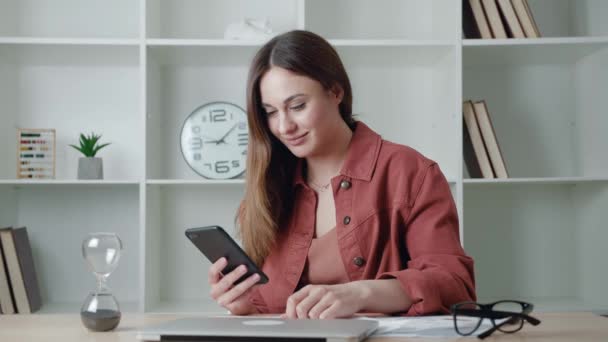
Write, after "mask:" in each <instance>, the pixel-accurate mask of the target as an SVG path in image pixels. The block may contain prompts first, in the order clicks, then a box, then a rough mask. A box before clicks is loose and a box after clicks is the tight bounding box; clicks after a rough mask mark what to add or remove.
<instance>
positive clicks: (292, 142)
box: [285, 132, 308, 146]
mask: <svg viewBox="0 0 608 342" xmlns="http://www.w3.org/2000/svg"><path fill="white" fill-rule="evenodd" d="M307 135H308V132H307V133H304V134H302V135H300V136H298V137H295V138H291V139H288V138H286V139H285V142H287V144H289V145H290V146H298V145H302V144H303V143H304V140H305V138H306V136H307Z"/></svg>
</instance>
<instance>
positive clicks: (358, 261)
mask: <svg viewBox="0 0 608 342" xmlns="http://www.w3.org/2000/svg"><path fill="white" fill-rule="evenodd" d="M353 264H355V265H356V266H357V267H361V266H363V264H365V259H363V258H362V257H356V258H354V259H353Z"/></svg>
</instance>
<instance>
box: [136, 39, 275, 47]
mask: <svg viewBox="0 0 608 342" xmlns="http://www.w3.org/2000/svg"><path fill="white" fill-rule="evenodd" d="M264 43H265V41H261V40H227V39H146V45H147V46H150V47H154V46H161V47H162V46H209V47H215V46H258V47H261V46H262V45H263V44H264Z"/></svg>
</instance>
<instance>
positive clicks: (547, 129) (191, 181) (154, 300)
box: [0, 0, 608, 313]
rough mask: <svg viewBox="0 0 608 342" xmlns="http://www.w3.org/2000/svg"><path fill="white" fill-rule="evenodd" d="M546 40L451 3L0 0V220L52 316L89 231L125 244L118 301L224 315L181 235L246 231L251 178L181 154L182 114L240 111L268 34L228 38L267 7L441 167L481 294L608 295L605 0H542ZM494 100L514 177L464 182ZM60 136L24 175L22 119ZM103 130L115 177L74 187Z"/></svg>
mask: <svg viewBox="0 0 608 342" xmlns="http://www.w3.org/2000/svg"><path fill="white" fill-rule="evenodd" d="M529 1H530V4H531V6H532V11H533V13H534V15H535V18H536V19H537V22H538V25H539V27H540V29H541V32H542V34H543V38H539V39H505V40H463V39H461V38H460V37H461V28H460V26H461V19H460V11H461V4H460V1H455V0H432V1H428V0H386V1H383V2H381V3H376V2H371V1H365V0H356V1H353V0H333V1H322V0H289V1H285V0H263V1H255V2H251V1H247V0H229V1H226V0H206V1H204V0H172V1H166V0H87V1H81V0H57V1H53V2H52V4H51V3H50V2H48V1H44V0H0V90H2V91H0V104H1V106H0V122H2V125H0V139H1V143H0V160H2V161H3V162H2V163H0V226H9V225H12V226H22V225H25V226H27V227H28V231H29V234H30V240H31V243H32V246H33V252H34V259H35V263H36V267H37V271H38V275H39V281H40V285H41V292H42V298H43V309H42V311H41V312H43V313H58V312H77V311H78V310H79V308H80V305H81V303H82V301H83V300H84V298H85V297H86V295H87V293H88V292H89V291H90V290H91V289H92V288H93V287H94V278H93V276H92V275H91V274H90V272H89V271H88V270H86V267H85V264H84V261H83V260H82V257H81V256H80V243H81V241H82V239H83V238H84V236H85V235H86V234H87V233H89V232H93V231H115V232H117V233H118V234H119V235H120V236H121V237H122V239H123V242H124V245H125V251H124V255H123V257H122V258H121V261H120V265H119V267H118V269H117V271H116V273H115V274H113V275H112V276H111V277H110V279H109V284H110V286H111V287H112V289H113V290H114V293H115V295H116V296H117V298H118V300H119V301H120V303H121V304H122V308H123V310H124V311H140V312H168V313H178V312H220V310H221V309H220V308H219V307H218V306H217V305H216V304H214V303H213V302H212V301H211V300H209V298H208V291H209V288H208V285H207V279H206V274H207V267H208V265H209V264H208V262H207V261H206V260H205V259H204V257H203V256H202V255H201V254H200V253H199V252H198V251H197V250H196V249H195V248H194V247H193V246H191V245H190V244H189V242H188V241H187V239H186V238H185V237H184V236H183V231H184V229H185V228H187V227H194V226H200V225H206V224H220V225H222V226H224V227H226V228H228V229H229V230H230V231H231V233H233V234H234V230H233V226H234V214H235V212H236V208H237V206H238V203H239V200H240V198H241V197H242V195H243V191H244V180H243V179H242V178H241V179H235V180H229V181H211V180H206V179H203V178H201V177H200V176H198V175H196V174H195V173H194V172H193V171H192V170H190V168H189V167H188V166H187V165H186V163H185V162H184V160H183V158H182V155H181V152H180V150H179V145H178V137H179V131H180V129H181V125H182V123H183V121H184V119H185V118H186V116H187V115H188V114H189V113H190V112H191V111H192V110H194V109H195V108H196V107H198V106H200V105H201V104H203V103H206V102H209V101H214V100H224V101H230V102H234V103H236V104H238V105H240V106H241V107H245V82H246V77H247V69H248V65H249V62H250V59H251V57H252V56H253V54H254V53H255V52H256V51H257V49H258V48H259V47H260V46H261V45H262V44H263V43H264V42H262V41H239V40H237V41H228V40H224V39H223V32H224V29H225V28H226V27H227V25H228V24H230V23H232V22H234V21H237V20H240V19H242V18H243V17H258V18H263V17H267V18H268V19H269V20H270V23H271V25H272V27H273V28H274V29H275V31H277V32H283V31H287V30H290V29H296V28H300V29H301V28H304V29H309V30H312V31H314V32H317V33H319V34H321V35H323V36H325V37H326V38H327V39H329V40H330V42H331V43H332V44H334V46H336V48H337V50H338V52H339V54H340V56H341V57H342V59H343V61H344V63H345V65H346V68H347V69H348V72H349V75H350V77H351V81H352V85H353V91H354V106H353V108H354V111H355V113H356V114H357V116H358V118H360V119H361V120H363V121H365V122H366V123H368V124H369V125H370V126H371V127H372V128H374V129H376V130H377V131H379V132H380V133H381V134H382V135H383V136H384V137H385V138H386V139H389V140H392V141H395V142H398V143H402V144H406V145H410V146H412V147H414V148H416V149H418V150H420V151H421V152H422V153H424V154H425V155H427V156H429V157H430V158H432V159H434V160H436V161H437V162H438V163H439V165H440V166H441V169H442V170H443V172H444V173H445V175H446V177H447V178H448V180H449V182H450V185H451V189H452V193H453V196H454V198H455V200H456V204H457V208H458V211H459V213H460V217H461V219H460V220H461V238H462V241H463V244H464V246H465V249H466V250H467V251H468V252H469V253H470V254H471V255H472V256H473V257H474V258H475V260H476V272H477V274H476V277H477V289H478V294H479V299H480V301H484V300H491V299H495V298H521V299H529V300H531V301H532V302H534V303H535V304H537V307H538V308H539V310H578V309H599V308H606V307H608V296H607V295H606V294H605V291H604V289H605V288H606V285H608V276H607V275H606V272H601V271H599V270H601V269H602V260H603V258H602V255H601V253H602V252H601V251H603V250H604V247H605V244H606V241H608V229H607V228H608V227H606V224H605V222H604V221H605V220H603V219H602V218H603V213H604V211H605V209H606V208H607V207H608V158H606V154H605V147H606V146H608V135H606V134H605V132H606V130H607V129H608V114H607V112H606V108H608V96H606V94H605V92H606V89H608V24H607V23H606V21H605V20H604V18H605V16H606V14H608V4H607V3H606V2H605V1H602V0H584V1H581V0H559V1H557V0H529ZM468 98H473V99H485V100H486V101H487V102H488V105H489V109H490V113H491V115H492V119H493V121H494V122H495V128H496V130H497V137H498V140H499V142H500V144H501V148H502V149H503V152H504V154H505V159H506V163H507V168H508V169H509V171H510V174H511V176H512V177H513V178H511V179H507V180H480V179H469V178H468V176H467V174H466V171H464V169H463V162H462V119H461V103H462V101H463V99H468ZM18 127H24V128H55V129H56V131H57V170H56V175H57V177H56V179H55V180H45V181H28V180H17V179H15V169H16V156H15V154H16V152H15V151H16V128H18ZM90 131H95V132H98V133H101V134H103V138H102V139H103V140H104V141H106V142H111V143H112V144H111V145H110V146H109V147H107V148H105V149H104V150H102V152H101V153H100V156H101V157H102V158H103V159H104V174H105V179H104V180H101V181H80V180H77V179H76V170H77V159H78V157H79V155H78V152H76V151H75V150H74V149H72V148H71V147H69V146H68V144H70V143H75V142H76V140H77V138H78V134H79V133H80V132H90Z"/></svg>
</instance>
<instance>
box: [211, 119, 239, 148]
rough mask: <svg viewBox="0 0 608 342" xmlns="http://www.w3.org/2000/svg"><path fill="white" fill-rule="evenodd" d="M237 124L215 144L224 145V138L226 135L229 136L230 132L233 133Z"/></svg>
mask: <svg viewBox="0 0 608 342" xmlns="http://www.w3.org/2000/svg"><path fill="white" fill-rule="evenodd" d="M236 126H237V124H234V126H232V128H231V129H229V130H228V132H226V134H224V136H223V137H221V138H220V139H219V140H218V141H217V142H216V143H215V144H216V145H219V144H220V143H224V144H226V141H225V140H224V139H226V137H227V136H228V134H230V132H232V131H234V129H235V128H236Z"/></svg>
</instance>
